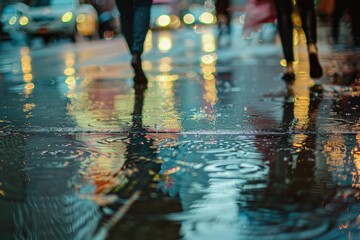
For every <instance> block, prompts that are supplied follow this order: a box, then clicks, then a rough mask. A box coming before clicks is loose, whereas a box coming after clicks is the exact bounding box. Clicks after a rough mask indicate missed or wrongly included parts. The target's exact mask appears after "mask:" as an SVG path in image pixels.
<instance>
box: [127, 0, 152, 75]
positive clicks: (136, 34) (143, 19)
mask: <svg viewBox="0 0 360 240" xmlns="http://www.w3.org/2000/svg"><path fill="white" fill-rule="evenodd" d="M150 7H151V6H145V5H140V6H136V5H135V7H134V13H133V14H134V16H133V23H132V24H133V29H134V30H133V37H132V38H133V44H132V48H131V53H132V60H131V65H132V67H133V68H134V70H135V74H136V75H137V76H138V77H140V78H141V76H145V75H144V72H143V70H142V63H141V54H142V53H143V51H144V42H145V38H146V34H147V32H148V30H149V26H150Z"/></svg>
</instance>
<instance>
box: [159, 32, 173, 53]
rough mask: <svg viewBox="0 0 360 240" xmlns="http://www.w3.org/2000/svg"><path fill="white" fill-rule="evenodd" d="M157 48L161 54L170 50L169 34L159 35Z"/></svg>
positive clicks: (170, 40)
mask: <svg viewBox="0 0 360 240" xmlns="http://www.w3.org/2000/svg"><path fill="white" fill-rule="evenodd" d="M158 48H159V50H160V51H161V52H167V51H169V50H170V49H171V48H172V39H171V36H170V34H169V33H161V34H160V36H159V42H158Z"/></svg>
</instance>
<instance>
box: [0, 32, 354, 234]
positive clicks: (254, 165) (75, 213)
mask: <svg viewBox="0 0 360 240" xmlns="http://www.w3.org/2000/svg"><path fill="white" fill-rule="evenodd" d="M268 31H269V33H267V35H266V36H265V35H264V36H255V37H254V38H252V39H243V38H242V37H241V29H237V28H236V26H235V28H234V32H233V35H232V39H231V45H228V44H227V42H226V41H223V40H224V39H222V40H221V41H220V42H217V37H216V36H217V32H216V28H215V26H210V27H199V28H197V29H191V28H184V29H178V30H175V31H153V32H149V33H148V36H147V40H146V42H145V54H144V57H143V60H144V63H143V65H144V70H145V72H146V75H147V77H148V85H147V87H144V86H142V87H134V84H133V79H132V77H133V73H132V69H131V68H130V66H129V60H130V55H129V54H128V52H127V47H126V45H125V41H124V39H123V38H121V37H117V38H115V39H113V40H110V41H105V40H103V41H101V40H95V41H80V42H78V43H76V44H73V43H70V42H67V41H61V42H56V43H54V42H53V43H50V44H49V45H47V46H46V45H43V44H42V43H41V42H37V41H35V42H34V44H33V45H32V46H31V47H25V46H21V45H20V46H19V45H11V44H10V43H9V42H0V232H1V237H0V238H1V239H64V240H65V239H95V240H100V239H154V240H155V239H189V240H190V239H191V240H193V239H209V240H212V239H214V240H215V239H226V240H232V239H246V240H247V239H256V240H258V239H267V240H268V239H276V240H279V239H324V240H328V239H360V230H359V229H360V200H359V199H360V190H359V189H360V148H359V147H360V133H359V132H360V111H359V110H360V94H359V93H360V92H359V91H360V84H359V80H360V78H359V70H360V66H359V62H360V61H359V60H360V51H359V49H350V48H347V47H344V46H338V47H333V46H331V45H329V44H328V42H327V39H328V36H327V34H328V29H327V28H326V27H325V26H321V31H320V32H319V39H320V43H319V52H320V57H321V62H322V64H323V67H324V72H325V76H324V77H323V78H322V79H320V80H316V81H314V80H312V79H311V78H310V77H309V75H308V72H309V70H308V69H309V67H308V60H307V49H306V45H305V37H304V35H303V34H302V33H301V32H299V31H297V32H295V37H296V38H295V39H296V52H295V57H296V64H295V70H296V76H297V79H296V81H295V82H294V83H293V84H291V85H286V84H285V82H284V81H283V80H281V78H280V77H279V74H280V73H281V72H282V69H283V67H282V66H281V64H283V60H282V59H281V57H282V50H281V46H280V42H279V39H278V37H276V36H273V35H272V34H274V33H271V31H272V29H271V27H269V29H268ZM261 39H262V40H261ZM225 40H226V39H225ZM260 40H261V41H260Z"/></svg>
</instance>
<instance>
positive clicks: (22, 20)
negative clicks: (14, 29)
mask: <svg viewBox="0 0 360 240" xmlns="http://www.w3.org/2000/svg"><path fill="white" fill-rule="evenodd" d="M19 23H20V25H22V26H25V25H26V24H28V23H29V19H28V18H27V17H26V16H21V17H20V19H19Z"/></svg>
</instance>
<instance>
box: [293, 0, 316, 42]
mask: <svg viewBox="0 0 360 240" xmlns="http://www.w3.org/2000/svg"><path fill="white" fill-rule="evenodd" d="M297 2H298V6H299V10H300V16H301V22H302V28H303V29H304V33H305V36H306V41H307V44H310V43H316V41H317V37H316V13H315V9H314V0H298V1H297Z"/></svg>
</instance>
